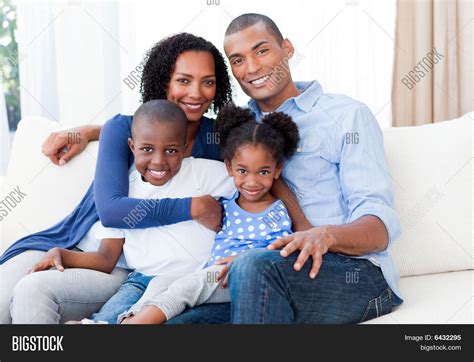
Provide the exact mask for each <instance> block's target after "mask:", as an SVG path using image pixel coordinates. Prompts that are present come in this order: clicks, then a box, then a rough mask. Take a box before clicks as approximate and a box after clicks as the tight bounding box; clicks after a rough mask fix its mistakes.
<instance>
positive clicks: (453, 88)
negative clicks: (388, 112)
mask: <svg viewBox="0 0 474 362" xmlns="http://www.w3.org/2000/svg"><path fill="white" fill-rule="evenodd" d="M473 7H474V1H473V0H463V1H456V0H451V1H450V0H445V1H433V0H415V1H413V0H411V1H410V0H398V1H397V23H396V39H395V42H396V48H395V62H394V67H393V85H392V123H393V125H394V126H412V125H420V124H425V123H434V122H440V121H444V120H447V119H452V118H456V117H459V116H461V115H463V114H465V113H467V112H470V111H472V110H473V109H474V106H473V90H472V89H473V82H474V80H473V73H474V67H473V64H474V63H473V53H472V52H473V35H472V34H473V28H474V20H473Z"/></svg>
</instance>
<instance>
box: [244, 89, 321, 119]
mask: <svg viewBox="0 0 474 362" xmlns="http://www.w3.org/2000/svg"><path fill="white" fill-rule="evenodd" d="M295 86H296V88H297V89H298V90H299V92H300V94H299V95H297V96H296V97H291V98H289V99H287V100H286V101H285V102H283V104H281V105H280V107H278V109H277V110H276V111H282V112H284V111H285V109H288V108H289V107H290V106H291V105H292V104H295V105H296V106H297V107H298V108H299V109H300V110H301V111H303V112H305V113H308V112H310V111H311V109H312V108H313V107H314V105H315V104H316V103H317V101H318V99H319V97H320V96H321V95H322V94H323V88H322V87H321V84H319V82H318V81H316V80H314V81H312V82H295ZM248 107H249V108H250V110H251V111H252V112H254V113H255V114H256V115H257V118H260V117H261V115H262V112H261V111H260V108H258V105H257V102H256V101H255V100H254V99H250V100H249V102H248Z"/></svg>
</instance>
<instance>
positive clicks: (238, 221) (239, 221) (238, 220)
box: [234, 219, 242, 225]
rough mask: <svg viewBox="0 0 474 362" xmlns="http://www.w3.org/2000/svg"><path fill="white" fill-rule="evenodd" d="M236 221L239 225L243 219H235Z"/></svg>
mask: <svg viewBox="0 0 474 362" xmlns="http://www.w3.org/2000/svg"><path fill="white" fill-rule="evenodd" d="M234 222H235V223H236V224H237V225H239V224H240V223H241V222H242V220H240V219H235V221H234Z"/></svg>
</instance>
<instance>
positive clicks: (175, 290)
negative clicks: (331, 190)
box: [119, 106, 299, 324]
mask: <svg viewBox="0 0 474 362" xmlns="http://www.w3.org/2000/svg"><path fill="white" fill-rule="evenodd" d="M216 129H217V131H218V133H219V134H220V142H221V153H222V157H223V159H224V162H225V165H226V167H227V171H228V173H229V175H230V176H231V177H233V180H234V184H235V186H236V188H237V190H238V191H237V192H236V193H235V195H234V197H233V198H231V199H230V200H224V201H222V205H223V207H224V213H225V215H224V219H223V226H222V230H221V231H220V232H219V233H218V234H217V235H216V238H215V243H214V246H213V249H212V253H211V258H210V259H209V261H208V263H207V265H206V268H204V269H202V270H200V271H198V272H196V273H193V274H190V275H188V276H186V277H184V278H180V279H177V280H176V279H175V280H173V278H172V277H170V278H166V277H160V278H155V279H154V280H152V282H151V283H150V285H149V287H148V289H147V291H146V293H145V294H144V295H143V297H142V298H141V299H140V301H139V302H138V303H137V304H136V305H135V306H133V307H132V308H131V309H130V311H128V312H127V313H124V314H122V315H121V316H119V322H120V320H122V323H126V324H157V323H164V322H166V321H167V320H169V319H171V318H173V317H174V316H176V315H179V314H180V313H182V312H183V311H184V310H185V308H186V307H193V306H196V305H200V304H203V303H223V302H228V301H230V297H229V292H228V289H224V288H225V287H226V286H227V273H228V270H229V266H230V264H231V263H232V261H233V260H234V259H235V258H236V257H237V256H238V255H239V254H241V253H244V252H245V251H247V250H249V249H253V248H265V247H267V246H268V245H269V244H270V243H272V242H273V241H275V240H276V239H279V238H281V237H283V236H287V235H289V234H290V233H291V226H292V223H291V219H290V217H289V215H288V211H287V209H286V207H285V205H284V204H283V202H282V201H281V200H279V199H277V198H275V197H274V196H273V195H272V194H271V193H270V189H271V187H272V185H273V182H274V180H276V179H278V177H279V176H280V173H281V169H282V165H283V162H284V160H285V159H288V158H290V157H292V156H293V154H294V153H295V151H296V147H297V144H298V140H299V135H298V128H297V126H296V124H295V123H294V122H293V121H292V120H291V118H290V117H289V116H287V115H285V114H284V113H280V112H275V113H271V114H268V115H266V116H265V117H264V118H263V119H262V123H257V121H256V120H255V118H254V116H253V114H252V113H251V111H250V110H248V109H243V108H239V107H235V106H228V107H226V108H224V109H223V110H221V112H220V113H219V115H218V117H217V121H216ZM219 285H221V286H222V288H218V286H219Z"/></svg>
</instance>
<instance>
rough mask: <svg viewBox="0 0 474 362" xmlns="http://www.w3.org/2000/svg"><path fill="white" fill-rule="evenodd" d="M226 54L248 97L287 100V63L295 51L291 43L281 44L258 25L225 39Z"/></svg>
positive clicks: (260, 99)
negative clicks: (285, 98)
mask: <svg viewBox="0 0 474 362" xmlns="http://www.w3.org/2000/svg"><path fill="white" fill-rule="evenodd" d="M224 50H225V53H226V55H227V57H228V58H229V62H230V65H231V68H232V74H233V75H234V77H235V79H237V81H238V82H239V84H240V86H241V87H242V90H243V91H244V92H245V93H246V94H247V95H248V96H250V97H252V98H253V99H255V100H256V101H261V102H265V101H268V100H271V99H275V100H278V99H277V98H280V97H281V98H284V94H285V90H286V89H287V87H288V86H289V85H290V84H291V83H292V79H291V74H290V70H289V66H288V61H289V58H291V57H292V56H293V52H294V49H293V46H292V45H291V42H290V41H289V40H288V39H285V40H283V42H282V43H281V44H280V43H279V42H278V41H277V39H276V38H275V36H274V35H273V34H272V33H270V32H269V31H268V29H267V28H266V26H265V24H264V23H263V22H259V23H257V24H255V25H252V26H250V27H248V28H247V29H244V30H241V31H239V32H237V33H234V34H231V35H228V36H226V37H225V40H224ZM283 101H284V99H282V102H283Z"/></svg>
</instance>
